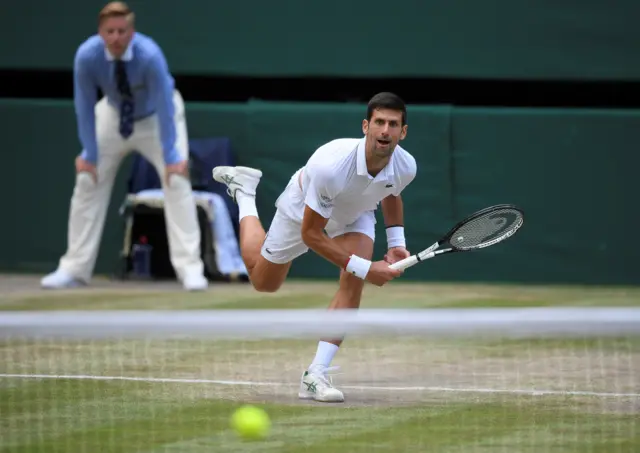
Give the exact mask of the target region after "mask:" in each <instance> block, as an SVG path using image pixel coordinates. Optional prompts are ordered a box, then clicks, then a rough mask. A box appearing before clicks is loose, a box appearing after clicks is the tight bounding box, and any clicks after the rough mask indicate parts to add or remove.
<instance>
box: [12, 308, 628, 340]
mask: <svg viewBox="0 0 640 453" xmlns="http://www.w3.org/2000/svg"><path fill="white" fill-rule="evenodd" d="M639 332H640V309H638V308H629V307H620V308H615V307H607V308H599V307H598V308H585V307H566V308H558V307H544V308H538V307H535V308H478V309H415V310H393V309H390V310H385V309H379V310H376V309H362V310H353V311H351V310H335V311H327V310H309V309H305V310H189V311H148V310H147V311H133V310H126V311H89V312H87V311H64V312H14V313H12V312H5V313H0V337H2V336H13V335H23V336H29V337H43V336H56V337H76V338H102V337H117V338H133V337H149V336H159V337H160V338H167V337H168V336H173V335H179V336H196V337H213V338H245V339H247V338H248V339H250V338H253V339H259V338H273V337H275V338H287V337H293V338H303V337H304V338H309V337H317V336H318V335H341V334H348V335H349V336H353V335H366V334H379V335H384V334H393V335H408V334H418V335H422V336H432V335H440V336H450V337H459V336H473V335H479V334H486V335H497V336H510V337H524V336H533V337H548V336H557V335H560V336H567V335H568V336H576V335H577V336H611V335H613V336H618V335H625V334H637V333H639Z"/></svg>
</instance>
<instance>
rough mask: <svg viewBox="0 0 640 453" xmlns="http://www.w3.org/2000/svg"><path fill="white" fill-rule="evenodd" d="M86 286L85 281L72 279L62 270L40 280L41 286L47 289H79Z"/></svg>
mask: <svg viewBox="0 0 640 453" xmlns="http://www.w3.org/2000/svg"><path fill="white" fill-rule="evenodd" d="M84 285H85V283H84V282H83V281H81V280H79V279H77V278H74V277H72V276H71V275H69V274H67V273H66V272H65V271H63V270H61V269H58V270H56V271H55V272H52V273H51V274H49V275H47V276H46V277H44V278H43V279H42V280H40V286H41V287H42V288H45V289H62V288H77V287H79V286H84Z"/></svg>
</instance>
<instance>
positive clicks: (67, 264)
mask: <svg viewBox="0 0 640 453" xmlns="http://www.w3.org/2000/svg"><path fill="white" fill-rule="evenodd" d="M173 101H174V106H175V125H176V135H177V142H176V148H177V149H178V151H179V152H180V154H181V155H182V156H183V157H184V158H185V159H187V157H188V152H189V151H188V139H187V124H186V119H185V111H184V101H183V100H182V96H181V95H180V93H179V92H178V91H175V93H174V97H173ZM95 112H96V134H97V142H98V163H97V168H96V169H97V173H98V178H97V183H96V182H95V181H94V180H93V178H92V177H91V176H90V175H89V174H87V173H81V174H78V175H76V184H75V188H74V190H73V196H72V198H71V208H70V212H69V227H68V234H67V235H68V237H67V251H66V253H65V254H64V256H63V257H62V258H61V259H60V264H59V268H60V269H61V270H63V271H65V272H66V273H67V274H69V275H71V276H72V277H75V278H77V279H80V280H84V281H87V282H88V281H89V280H90V278H91V276H92V274H93V269H94V266H95V262H96V258H97V256H98V249H99V246H100V240H101V237H102V231H103V229H104V222H105V218H106V214H107V208H108V206H109V201H110V198H111V192H112V189H113V183H114V181H115V178H116V174H117V172H118V168H119V167H120V164H121V162H122V160H123V158H124V157H125V156H126V155H127V154H128V153H130V152H131V151H134V150H135V151H138V152H140V153H141V154H142V155H143V156H144V157H145V158H146V159H147V160H149V162H151V163H152V164H153V166H154V167H155V168H156V171H157V172H158V175H159V176H160V180H161V181H162V189H163V191H164V195H165V220H166V224H167V232H168V243H169V251H170V255H171V264H172V265H173V267H174V269H175V271H176V274H177V276H178V278H179V279H180V280H182V279H183V278H184V276H185V275H186V274H189V275H191V274H199V275H202V274H203V270H204V265H203V263H202V260H201V259H200V228H199V225H198V220H197V212H196V205H195V201H194V197H193V192H192V190H191V183H190V181H189V180H187V178H184V177H183V176H180V175H172V176H171V178H170V181H169V184H168V185H167V181H166V178H165V163H164V154H163V150H162V145H161V143H160V131H159V122H158V119H157V117H156V115H152V116H149V117H147V118H144V119H142V120H139V121H136V122H135V124H134V130H133V134H132V135H131V136H130V137H129V138H128V139H126V140H125V139H123V138H122V136H121V135H120V132H119V129H118V128H119V122H120V115H119V112H118V110H116V109H115V108H114V107H112V106H111V105H109V104H108V103H107V100H106V98H103V99H101V100H100V101H99V102H98V103H97V104H96V107H95Z"/></svg>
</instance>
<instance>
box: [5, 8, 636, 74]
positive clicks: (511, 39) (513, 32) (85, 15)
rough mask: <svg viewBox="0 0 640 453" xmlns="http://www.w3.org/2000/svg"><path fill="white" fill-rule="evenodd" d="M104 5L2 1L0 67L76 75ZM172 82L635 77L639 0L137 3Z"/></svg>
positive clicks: (142, 26)
mask: <svg viewBox="0 0 640 453" xmlns="http://www.w3.org/2000/svg"><path fill="white" fill-rule="evenodd" d="M105 3H106V1H105V0H99V1H98V0H68V1H65V2H51V1H45V0H33V1H11V2H3V6H2V14H0V30H2V37H3V38H4V39H1V40H0V56H1V58H0V67H2V68H64V69H68V68H70V67H71V64H72V61H73V55H74V52H75V50H76V48H77V46H78V45H79V44H80V42H81V40H82V39H84V38H86V37H87V36H89V35H90V34H92V33H94V32H95V28H96V16H97V13H98V11H99V10H100V8H101V7H102V6H103V5H104V4H105ZM129 3H130V4H131V6H132V7H134V9H135V10H136V11H137V13H138V27H139V29H140V30H141V31H143V32H146V33H148V34H151V35H152V36H153V37H155V38H156V39H157V41H158V42H159V43H160V44H161V46H162V47H163V48H164V50H165V52H166V54H167V57H168V59H169V62H170V64H171V68H172V70H173V71H174V72H176V73H184V74H186V73H191V74H242V75H263V76H266V75H281V76H287V75H340V76H365V77H369V76H416V75H419V76H423V75H429V76H446V77H454V76H455V77H473V78H485V77H490V78H525V79H531V78H533V79H545V78H556V79H557V78H566V79H616V80H623V79H638V77H640V58H638V55H640V27H639V26H638V23H637V19H638V17H640V2H638V1H637V0H619V1H616V2H606V1H603V0H581V1H577V0H536V1H532V0H485V1H473V0H449V1H439V0H405V1H403V2H388V1H382V0H369V1H367V2H356V1H346V0H325V1H322V2H306V1H295V0H273V1H269V2H266V1H262V0H250V1H246V0H245V1H243V0H239V1H231V2H229V1H222V2H217V1H210V0H186V1H184V2H181V3H178V2H176V1H175V0H130V2H129Z"/></svg>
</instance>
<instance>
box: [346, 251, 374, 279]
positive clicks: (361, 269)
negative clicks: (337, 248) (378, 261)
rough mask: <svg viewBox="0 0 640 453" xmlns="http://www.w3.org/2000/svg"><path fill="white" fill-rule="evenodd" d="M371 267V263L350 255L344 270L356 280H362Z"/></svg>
mask: <svg viewBox="0 0 640 453" xmlns="http://www.w3.org/2000/svg"><path fill="white" fill-rule="evenodd" d="M370 267H371V261H369V260H365V259H364V258H360V257H359V256H356V255H351V257H350V258H349V262H348V263H347V266H346V267H345V270H346V271H347V272H349V273H351V274H353V275H355V276H356V277H358V278H361V279H362V280H364V279H365V278H366V276H367V274H368V273H369V268H370Z"/></svg>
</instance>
